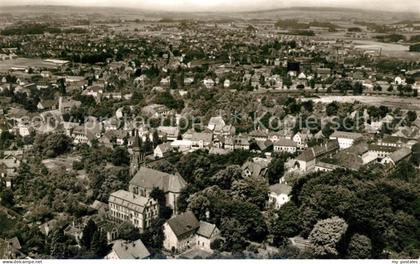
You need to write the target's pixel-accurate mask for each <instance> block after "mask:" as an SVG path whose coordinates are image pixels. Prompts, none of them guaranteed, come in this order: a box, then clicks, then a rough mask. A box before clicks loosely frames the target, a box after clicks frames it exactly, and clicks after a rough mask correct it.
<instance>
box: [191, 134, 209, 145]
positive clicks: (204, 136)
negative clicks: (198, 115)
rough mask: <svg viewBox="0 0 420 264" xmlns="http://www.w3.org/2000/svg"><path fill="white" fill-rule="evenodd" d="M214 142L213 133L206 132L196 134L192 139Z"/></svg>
mask: <svg viewBox="0 0 420 264" xmlns="http://www.w3.org/2000/svg"><path fill="white" fill-rule="evenodd" d="M212 140H213V134H212V133H206V132H201V133H198V132H194V133H193V134H192V137H191V141H203V142H207V143H210V142H211V141H212Z"/></svg>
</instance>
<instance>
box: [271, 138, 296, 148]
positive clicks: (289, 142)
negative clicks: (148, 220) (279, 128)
mask: <svg viewBox="0 0 420 264" xmlns="http://www.w3.org/2000/svg"><path fill="white" fill-rule="evenodd" d="M274 146H282V147H296V146H297V143H296V142H294V141H293V140H291V139H287V138H279V140H277V141H276V142H274Z"/></svg>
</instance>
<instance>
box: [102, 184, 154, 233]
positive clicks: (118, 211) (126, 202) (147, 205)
mask: <svg viewBox="0 0 420 264" xmlns="http://www.w3.org/2000/svg"><path fill="white" fill-rule="evenodd" d="M108 204H109V216H110V218H111V219H112V220H114V221H116V222H130V223H131V224H133V226H135V227H137V228H138V229H139V230H140V232H143V231H144V230H145V229H147V228H148V227H150V225H151V224H152V220H153V219H155V218H157V217H158V214H159V210H158V203H157V202H156V200H154V199H152V198H150V197H144V196H141V195H138V194H135V193H131V192H127V191H124V190H119V191H116V192H113V193H111V194H110V196H109V200H108Z"/></svg>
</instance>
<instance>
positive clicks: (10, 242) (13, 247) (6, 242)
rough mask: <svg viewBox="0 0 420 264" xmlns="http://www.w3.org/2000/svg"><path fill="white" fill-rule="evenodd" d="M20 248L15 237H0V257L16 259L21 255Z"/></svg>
mask: <svg viewBox="0 0 420 264" xmlns="http://www.w3.org/2000/svg"><path fill="white" fill-rule="evenodd" d="M21 248H22V247H21V245H20V242H19V239H18V238H17V237H13V238H11V239H1V238H0V259H17V258H20V257H22V256H23V254H22V253H21V252H20V249H21Z"/></svg>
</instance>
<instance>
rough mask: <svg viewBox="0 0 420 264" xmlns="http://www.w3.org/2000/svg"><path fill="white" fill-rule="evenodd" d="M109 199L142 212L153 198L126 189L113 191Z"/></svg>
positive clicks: (111, 201)
mask: <svg viewBox="0 0 420 264" xmlns="http://www.w3.org/2000/svg"><path fill="white" fill-rule="evenodd" d="M108 201H109V202H110V203H115V204H118V205H120V206H123V207H126V208H129V209H131V210H133V211H136V212H140V213H142V212H143V211H144V208H145V207H146V206H147V204H148V202H149V201H151V199H149V198H146V197H143V196H140V195H136V194H134V193H130V192H127V191H124V190H119V191H116V192H114V193H111V194H110V196H109V200H108ZM155 203H156V201H155Z"/></svg>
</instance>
